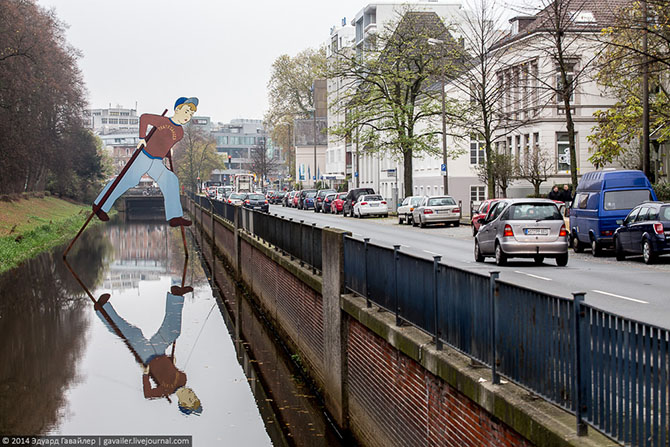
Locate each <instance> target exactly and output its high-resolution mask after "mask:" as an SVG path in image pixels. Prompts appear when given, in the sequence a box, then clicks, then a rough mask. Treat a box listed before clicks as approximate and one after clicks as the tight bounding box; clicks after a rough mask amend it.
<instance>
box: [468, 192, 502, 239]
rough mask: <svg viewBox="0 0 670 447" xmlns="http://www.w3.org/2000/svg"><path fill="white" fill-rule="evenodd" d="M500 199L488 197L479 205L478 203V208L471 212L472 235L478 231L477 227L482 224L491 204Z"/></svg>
mask: <svg viewBox="0 0 670 447" xmlns="http://www.w3.org/2000/svg"><path fill="white" fill-rule="evenodd" d="M498 200H500V199H488V200H484V201H483V202H482V203H481V205H479V208H478V209H477V211H475V212H474V213H473V216H472V236H473V237H474V236H476V235H477V232H478V231H479V227H480V226H481V225H482V221H483V220H484V218H485V217H486V214H487V213H488V212H489V210H490V209H491V205H492V204H494V203H495V202H497V201H498Z"/></svg>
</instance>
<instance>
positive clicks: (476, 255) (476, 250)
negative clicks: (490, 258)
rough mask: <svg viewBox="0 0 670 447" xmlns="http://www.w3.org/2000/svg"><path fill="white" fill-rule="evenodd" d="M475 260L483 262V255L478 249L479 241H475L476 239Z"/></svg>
mask: <svg viewBox="0 0 670 447" xmlns="http://www.w3.org/2000/svg"><path fill="white" fill-rule="evenodd" d="M475 262H484V255H482V252H481V250H480V249H479V242H477V239H475Z"/></svg>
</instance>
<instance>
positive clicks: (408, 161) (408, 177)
mask: <svg viewBox="0 0 670 447" xmlns="http://www.w3.org/2000/svg"><path fill="white" fill-rule="evenodd" d="M402 162H403V180H404V182H405V197H409V196H411V195H413V193H412V191H413V189H414V186H413V184H412V174H413V168H412V150H411V149H406V150H404V151H403V153H402ZM359 175H360V174H359Z"/></svg>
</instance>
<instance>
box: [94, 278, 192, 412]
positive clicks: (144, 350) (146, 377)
mask: <svg viewBox="0 0 670 447" xmlns="http://www.w3.org/2000/svg"><path fill="white" fill-rule="evenodd" d="M192 291H193V288H192V287H189V286H187V287H180V286H177V285H174V286H172V288H171V289H170V292H168V293H167V294H166V298H165V318H163V323H162V324H161V326H160V328H159V329H158V331H157V332H156V333H155V334H154V335H153V336H152V337H151V338H150V339H148V340H147V338H146V337H145V336H144V334H143V333H142V330H141V329H139V328H138V327H136V326H134V325H132V324H130V323H129V322H127V321H126V320H125V319H123V318H122V317H121V316H120V315H119V314H118V313H117V312H116V310H115V309H114V306H112V304H111V303H110V302H109V301H108V300H109V295H108V294H104V295H103V296H102V297H100V299H99V300H98V302H97V303H96V304H95V310H96V312H95V313H96V315H98V317H99V318H100V320H102V322H103V323H104V324H105V326H107V328H108V329H109V330H110V331H111V332H112V333H114V334H117V335H121V336H122V337H123V338H124V339H125V340H126V342H127V344H128V346H130V348H131V349H132V350H133V351H134V354H136V357H137V358H138V359H139V360H140V361H141V362H142V365H143V370H144V374H143V375H142V385H143V389H144V397H145V398H147V399H153V398H160V397H166V398H168V400H169V396H170V395H171V394H173V393H174V394H176V395H177V399H178V405H179V410H180V411H181V412H182V413H185V414H193V413H195V414H198V415H199V414H200V413H202V405H201V404H200V399H198V396H196V395H195V393H194V392H193V390H192V389H191V388H188V387H187V386H186V374H185V373H184V372H183V371H180V370H179V369H177V367H176V366H175V358H174V355H170V356H168V355H167V354H166V350H167V349H168V348H169V346H170V345H171V344H172V343H174V342H175V341H176V340H177V337H179V335H180V334H181V314H182V309H183V307H184V294H186V293H189V292H192ZM105 314H106V315H105ZM106 317H108V318H109V320H108V319H107V318H106ZM114 326H116V327H114ZM117 330H118V332H117ZM173 354H174V351H173ZM150 376H151V378H153V380H154V382H155V384H156V386H155V387H153V388H152V386H151V382H150Z"/></svg>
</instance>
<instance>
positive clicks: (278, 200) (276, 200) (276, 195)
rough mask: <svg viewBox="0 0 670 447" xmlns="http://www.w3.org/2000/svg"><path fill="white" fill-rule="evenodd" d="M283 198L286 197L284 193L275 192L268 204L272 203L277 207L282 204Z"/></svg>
mask: <svg viewBox="0 0 670 447" xmlns="http://www.w3.org/2000/svg"><path fill="white" fill-rule="evenodd" d="M284 197H286V192H284V191H277V192H275V193H274V194H272V197H270V203H272V204H273V205H279V204H280V203H283V202H284Z"/></svg>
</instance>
